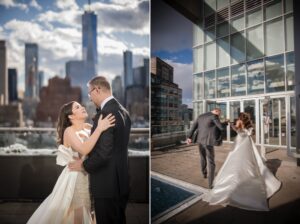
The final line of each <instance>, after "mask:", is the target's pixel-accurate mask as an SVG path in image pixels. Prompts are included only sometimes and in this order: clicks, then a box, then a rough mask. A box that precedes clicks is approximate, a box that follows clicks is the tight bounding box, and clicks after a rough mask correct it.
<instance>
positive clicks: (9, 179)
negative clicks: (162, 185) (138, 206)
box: [0, 156, 149, 203]
mask: <svg viewBox="0 0 300 224" xmlns="http://www.w3.org/2000/svg"><path fill="white" fill-rule="evenodd" d="M62 170H63V167H61V166H58V165H56V157H55V156H0V181H1V185H0V200H16V201H17V200H24V199H28V200H36V201H40V200H43V199H45V198H46V197H47V196H48V195H49V194H50V193H51V191H52V189H53V187H54V185H55V183H56V180H57V178H58V176H59V175H60V173H61V171H62ZM129 175H130V187H131V192H130V196H129V201H131V202H139V203H148V202H149V156H138V157H135V156H132V157H129Z"/></svg>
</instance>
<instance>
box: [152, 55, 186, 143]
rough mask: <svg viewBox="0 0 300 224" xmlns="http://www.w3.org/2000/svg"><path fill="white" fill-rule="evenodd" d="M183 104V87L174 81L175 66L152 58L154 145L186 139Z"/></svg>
mask: <svg viewBox="0 0 300 224" xmlns="http://www.w3.org/2000/svg"><path fill="white" fill-rule="evenodd" d="M181 104H182V89H180V88H179V87H178V85H177V84H176V83H174V82H173V67H172V66H170V65H169V64H167V63H166V62H164V61H163V60H161V59H160V58H158V57H153V58H151V134H152V138H153V144H154V147H156V146H162V145H170V144H175V143H176V142H178V141H181V140H184V138H185V133H184V132H183V131H184V130H183V121H182V118H181V116H180V113H179V111H180V107H181ZM167 133H169V134H171V135H172V136H170V135H166V134H167ZM156 140H157V141H156Z"/></svg>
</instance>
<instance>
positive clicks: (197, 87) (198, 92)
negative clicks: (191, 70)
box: [193, 73, 203, 100]
mask: <svg viewBox="0 0 300 224" xmlns="http://www.w3.org/2000/svg"><path fill="white" fill-rule="evenodd" d="M202 91H203V75H202V73H200V74H196V75H194V89H193V93H194V100H200V99H203V93H202Z"/></svg>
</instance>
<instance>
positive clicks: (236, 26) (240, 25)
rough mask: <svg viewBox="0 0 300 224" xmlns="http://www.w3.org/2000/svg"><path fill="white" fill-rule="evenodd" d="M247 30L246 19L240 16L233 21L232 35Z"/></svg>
mask: <svg viewBox="0 0 300 224" xmlns="http://www.w3.org/2000/svg"><path fill="white" fill-rule="evenodd" d="M244 28H245V17H244V16H238V17H235V18H233V19H231V33H235V32H238V31H241V30H243V29H244Z"/></svg>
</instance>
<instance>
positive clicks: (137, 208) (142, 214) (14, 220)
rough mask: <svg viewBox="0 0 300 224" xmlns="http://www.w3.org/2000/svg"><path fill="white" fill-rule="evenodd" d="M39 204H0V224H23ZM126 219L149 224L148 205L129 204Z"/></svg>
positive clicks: (132, 223) (135, 222)
mask: <svg viewBox="0 0 300 224" xmlns="http://www.w3.org/2000/svg"><path fill="white" fill-rule="evenodd" d="M39 204H40V203H33V202H22V203H20V202H18V203H17V202H0V223H1V224H25V223H26V222H27V220H28V219H29V218H30V216H31V214H32V213H33V212H34V211H35V210H36V209H37V207H38V206H39ZM126 218H127V223H128V224H146V223H149V205H148V204H141V203H129V204H128V206H127V210H126ZM41 224H42V223H41Z"/></svg>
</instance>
